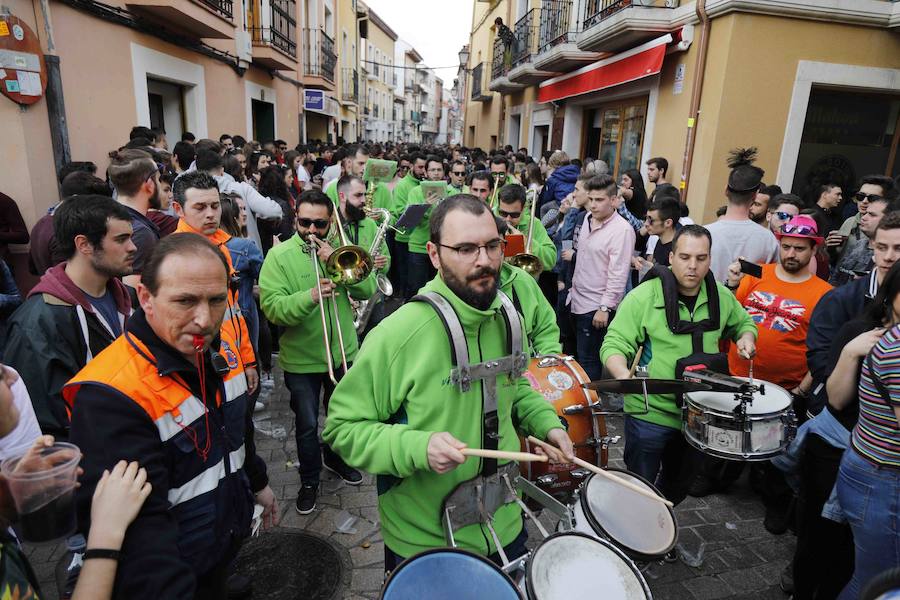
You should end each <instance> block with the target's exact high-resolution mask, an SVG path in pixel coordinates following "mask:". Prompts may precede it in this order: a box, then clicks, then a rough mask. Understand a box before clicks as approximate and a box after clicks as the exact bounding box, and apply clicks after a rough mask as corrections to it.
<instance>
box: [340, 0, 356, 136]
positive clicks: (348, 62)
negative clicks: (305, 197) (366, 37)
mask: <svg viewBox="0 0 900 600" xmlns="http://www.w3.org/2000/svg"><path fill="white" fill-rule="evenodd" d="M344 32H346V33H347V46H346V47H344V42H343V40H344ZM356 37H357V36H356V10H355V9H354V2H353V0H337V28H336V30H335V40H334V41H335V44H336V45H337V48H338V50H337V52H338V64H337V67H336V69H337V71H336V72H335V74H334V77H335V91H334V98H335V100H337V101H338V102H340V103H341V109H340V111H339V118H340V120H342V121H349V122H350V123H351V125H350V127H351V129H352V131H353V135H352V137H351V136H350V135H349V133H350V132H348V131H346V130H345V131H343V132H342V135H343V137H344V139H345V140H346V141H348V142H351V141H356V138H357V136H358V132H357V131H356V128H357V125H358V124H357V111H356V108H355V107H354V106H353V105H348V106H344V99H343V98H344V97H343V94H344V84H343V77H344V74H343V69H345V68H350V69H356V72H357V73H359V71H360V68H359V49H358V46H356V44H357V43H358V40H357V39H356ZM354 49H355V50H354ZM358 76H359V75H357V77H358ZM351 84H352V82H351ZM350 91H352V90H350Z"/></svg>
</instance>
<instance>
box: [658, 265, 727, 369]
mask: <svg viewBox="0 0 900 600" xmlns="http://www.w3.org/2000/svg"><path fill="white" fill-rule="evenodd" d="M654 276H655V277H659V278H660V279H661V280H662V292H663V300H664V302H665V306H666V323H667V324H668V326H669V329H670V330H671V331H672V333H674V334H676V335H683V334H686V333H689V334H691V342H692V345H693V350H694V352H703V332H705V331H715V330H717V329H718V328H719V319H720V318H721V316H720V311H719V293H718V288H717V287H716V279H715V277H713V274H712V272H711V271H710V272H708V273H707V274H706V277H705V278H704V280H703V282H704V283H705V284H706V296H707V302H708V303H709V317H707V318H706V319H703V320H702V321H685V320H683V319H681V317H680V315H679V311H678V280H676V279H675V274H674V273H672V271H671V270H670V269H669V268H668V267H663V266H661V265H655V266H654V267H653V268H652V269H651V270H650V272H649V273H648V274H647V276H646V277H645V278H644V281H647V280H650V279H653V278H654Z"/></svg>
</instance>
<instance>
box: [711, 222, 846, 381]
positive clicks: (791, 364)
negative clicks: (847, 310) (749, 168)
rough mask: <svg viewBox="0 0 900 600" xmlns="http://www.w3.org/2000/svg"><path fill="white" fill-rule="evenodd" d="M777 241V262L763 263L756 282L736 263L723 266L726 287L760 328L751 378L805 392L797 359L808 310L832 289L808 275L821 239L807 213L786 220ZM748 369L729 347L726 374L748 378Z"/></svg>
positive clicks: (801, 365)
mask: <svg viewBox="0 0 900 600" xmlns="http://www.w3.org/2000/svg"><path fill="white" fill-rule="evenodd" d="M776 237H777V238H778V247H779V261H778V262H775V263H770V264H765V265H762V277H761V278H759V279H757V278H756V277H751V276H744V275H742V273H741V266H740V263H738V262H737V261H735V262H734V263H733V264H731V265H730V266H729V268H728V287H730V288H732V289H734V290H736V291H735V293H734V295H735V298H737V300H738V302H740V303H741V305H742V306H743V307H744V308H745V309H747V312H748V313H749V314H750V316H751V317H752V318H753V322H754V323H756V326H757V328H758V330H759V334H758V336H759V337H758V338H757V345H758V347H759V351H758V352H757V354H756V358H755V359H754V361H753V376H754V377H759V378H760V379H763V380H765V381H768V382H771V383H774V384H776V385H780V386H781V387H783V388H784V389H786V390H790V391H792V392H794V393H805V392H808V391H809V388H810V384H811V383H812V378H811V377H810V375H809V370H808V369H807V368H806V361H798V360H796V357H798V356H802V355H803V353H805V352H806V332H807V330H808V328H809V320H810V317H811V316H812V312H813V309H814V308H815V307H816V304H818V302H819V299H821V298H822V296H824V295H825V294H826V293H827V292H828V291H829V290H830V289H831V286H830V285H828V284H827V283H826V282H824V281H822V280H821V279H819V278H818V277H816V276H815V274H814V273H810V271H809V261H810V260H811V259H812V257H813V256H815V254H816V250H817V249H818V247H819V245H820V244H822V243H823V242H824V239H823V238H822V237H821V236H819V234H818V230H817V228H816V222H815V220H814V219H813V218H812V217H810V216H808V215H798V216H796V217H794V218H793V219H791V220H790V221H789V222H788V223H787V224H785V225H784V226H783V227H782V228H781V231H780V232H779V233H777V234H776ZM749 366H750V363H749V362H748V361H747V360H745V359H743V358H740V357H739V356H738V353H737V348H735V347H734V346H732V347H731V350H730V351H729V352H728V369H729V370H730V371H731V374H732V375H737V376H741V377H747V376H749Z"/></svg>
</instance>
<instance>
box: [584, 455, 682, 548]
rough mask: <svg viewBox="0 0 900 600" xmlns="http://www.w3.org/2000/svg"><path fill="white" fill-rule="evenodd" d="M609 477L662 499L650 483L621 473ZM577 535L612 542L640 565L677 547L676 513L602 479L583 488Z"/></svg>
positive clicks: (591, 480)
mask: <svg viewBox="0 0 900 600" xmlns="http://www.w3.org/2000/svg"><path fill="white" fill-rule="evenodd" d="M606 472H607V473H609V474H610V475H615V476H616V477H621V478H622V479H624V480H625V481H627V482H629V483H633V484H635V485H637V486H640V487H642V488H645V489H646V490H647V491H648V492H653V493H654V494H656V495H657V496H662V494H660V493H659V491H658V490H657V489H656V488H655V487H653V486H652V485H651V484H650V483H649V482H648V481H647V480H646V479H644V478H643V477H641V476H639V475H635V474H634V473H630V472H628V471H624V470H621V469H607V470H606ZM573 511H574V515H575V531H578V532H580V533H585V534H587V535H593V536H597V537H600V538H605V539H608V540H609V541H610V542H612V543H613V544H615V545H616V546H617V547H619V548H621V549H622V550H623V551H624V552H625V554H627V555H628V556H630V557H631V558H633V559H635V560H639V561H650V560H654V559H657V558H660V557H661V556H664V555H665V554H667V553H668V552H669V551H671V550H672V549H673V548H674V547H675V542H676V541H677V539H678V524H677V523H676V522H675V513H674V512H673V511H672V509H671V508H669V507H668V506H666V505H665V504H663V503H662V502H657V501H655V500H651V499H650V498H645V497H643V496H641V495H640V494H636V493H634V492H632V491H631V490H629V489H628V488H626V487H622V486H621V485H618V484H616V483H615V482H614V481H610V480H609V479H607V478H606V477H602V476H600V475H591V477H590V478H589V479H588V480H587V481H586V482H585V483H584V485H583V486H581V489H579V490H578V494H577V496H576V499H575V505H574V507H573Z"/></svg>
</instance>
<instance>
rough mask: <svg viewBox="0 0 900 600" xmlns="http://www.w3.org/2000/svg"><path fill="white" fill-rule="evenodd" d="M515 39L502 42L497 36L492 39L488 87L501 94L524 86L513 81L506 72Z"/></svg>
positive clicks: (510, 62)
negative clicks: (491, 58)
mask: <svg viewBox="0 0 900 600" xmlns="http://www.w3.org/2000/svg"><path fill="white" fill-rule="evenodd" d="M514 50H515V41H513V40H511V41H510V42H509V43H507V42H504V41H503V40H502V39H500V38H499V37H497V38H495V39H494V52H493V61H492V63H491V81H490V83H489V84H488V89H489V90H491V91H493V92H500V93H501V94H508V93H510V92H515V91H517V90H520V89H522V88H524V87H525V86H524V84H521V83H513V82H512V81H510V79H509V77H508V74H509V70H510V69H511V68H512V61H513V52H514Z"/></svg>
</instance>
